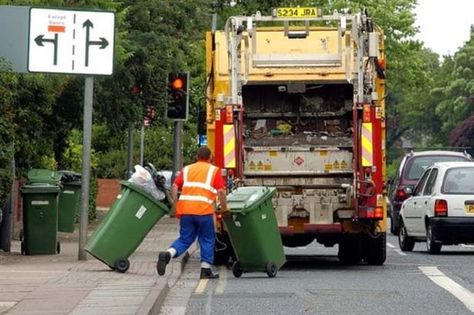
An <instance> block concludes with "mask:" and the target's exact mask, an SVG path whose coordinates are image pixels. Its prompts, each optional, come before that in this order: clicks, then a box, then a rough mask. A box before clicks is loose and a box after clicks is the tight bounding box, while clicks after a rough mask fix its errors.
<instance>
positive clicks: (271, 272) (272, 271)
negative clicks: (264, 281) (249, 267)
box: [265, 261, 278, 278]
mask: <svg viewBox="0 0 474 315" xmlns="http://www.w3.org/2000/svg"><path fill="white" fill-rule="evenodd" d="M265 271H266V272H267V275H268V277H270V278H274V277H275V276H276V274H277V272H278V270H277V267H276V266H275V264H274V263H272V262H271V261H270V262H268V263H267V265H266V266H265Z"/></svg>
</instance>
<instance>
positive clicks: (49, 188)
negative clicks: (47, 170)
mask: <svg viewBox="0 0 474 315" xmlns="http://www.w3.org/2000/svg"><path fill="white" fill-rule="evenodd" d="M60 190H61V189H60V188H59V186H57V185H52V184H48V183H32V184H27V185H24V186H23V187H22V188H21V193H22V194H41V193H46V194H48V193H49V194H51V193H59V191H60Z"/></svg>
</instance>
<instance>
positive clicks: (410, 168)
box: [405, 155, 466, 180]
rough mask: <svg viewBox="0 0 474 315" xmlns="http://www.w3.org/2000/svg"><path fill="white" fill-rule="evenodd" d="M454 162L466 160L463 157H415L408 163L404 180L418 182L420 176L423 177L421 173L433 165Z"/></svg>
mask: <svg viewBox="0 0 474 315" xmlns="http://www.w3.org/2000/svg"><path fill="white" fill-rule="evenodd" d="M456 161H466V158H465V157H463V156H453V155H427V156H416V157H413V158H412V159H411V160H410V161H409V164H408V165H407V171H406V173H405V178H407V179H411V180H418V179H420V177H421V175H423V172H424V171H425V170H426V169H427V168H428V167H430V166H431V165H433V164H434V163H437V162H456Z"/></svg>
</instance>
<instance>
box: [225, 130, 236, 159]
mask: <svg viewBox="0 0 474 315" xmlns="http://www.w3.org/2000/svg"><path fill="white" fill-rule="evenodd" d="M223 130H224V167H225V168H235V129H234V125H224V128H223Z"/></svg>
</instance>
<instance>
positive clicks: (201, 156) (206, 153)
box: [197, 147, 211, 160]
mask: <svg viewBox="0 0 474 315" xmlns="http://www.w3.org/2000/svg"><path fill="white" fill-rule="evenodd" d="M197 158H198V160H209V159H210V158H211V150H209V148H208V147H200V148H199V149H198V151H197Z"/></svg>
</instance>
